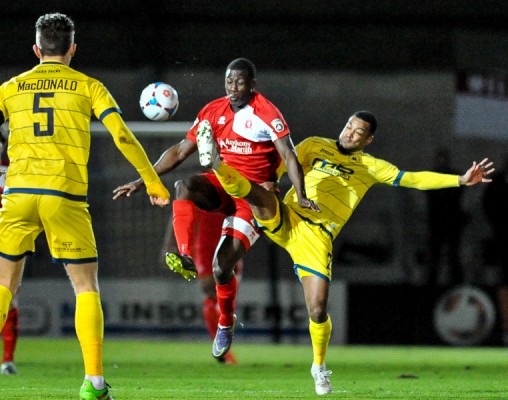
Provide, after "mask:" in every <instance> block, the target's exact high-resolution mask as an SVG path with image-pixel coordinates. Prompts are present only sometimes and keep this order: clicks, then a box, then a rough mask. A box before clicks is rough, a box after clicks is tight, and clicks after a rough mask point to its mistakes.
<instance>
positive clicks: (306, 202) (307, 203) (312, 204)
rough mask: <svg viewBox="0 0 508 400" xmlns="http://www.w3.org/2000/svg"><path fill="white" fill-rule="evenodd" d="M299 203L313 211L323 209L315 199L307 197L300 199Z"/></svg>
mask: <svg viewBox="0 0 508 400" xmlns="http://www.w3.org/2000/svg"><path fill="white" fill-rule="evenodd" d="M298 205H299V206H300V207H302V208H310V209H311V210H313V211H316V212H321V209H320V208H319V206H318V205H317V204H316V203H315V202H314V200H311V199H308V198H307V197H304V198H301V199H298Z"/></svg>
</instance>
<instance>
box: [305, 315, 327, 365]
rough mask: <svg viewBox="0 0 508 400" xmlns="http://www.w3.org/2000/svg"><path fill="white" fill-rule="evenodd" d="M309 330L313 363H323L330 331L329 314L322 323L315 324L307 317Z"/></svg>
mask: <svg viewBox="0 0 508 400" xmlns="http://www.w3.org/2000/svg"><path fill="white" fill-rule="evenodd" d="M309 332H310V339H311V341H312V352H313V354H314V364H316V365H323V364H324V363H325V356H326V352H327V350H328V343H329V342H330V335H331V333H332V320H331V318H330V316H328V319H327V320H326V321H325V322H323V323H322V324H317V323H315V322H313V321H312V320H311V319H309Z"/></svg>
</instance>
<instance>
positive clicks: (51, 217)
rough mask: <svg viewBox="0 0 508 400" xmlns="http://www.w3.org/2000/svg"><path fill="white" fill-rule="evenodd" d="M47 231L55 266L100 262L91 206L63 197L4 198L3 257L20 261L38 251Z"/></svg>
mask: <svg viewBox="0 0 508 400" xmlns="http://www.w3.org/2000/svg"><path fill="white" fill-rule="evenodd" d="M42 231H45V232H46V239H47V241H48V246H49V251H50V252H51V256H52V257H53V261H54V262H61V263H64V264H67V263H70V264H83V263H88V262H96V261H97V246H96V243H95V236H94V233H93V229H92V218H91V216H90V213H89V212H88V203H86V202H83V201H73V200H69V199H66V198H63V197H60V196H52V195H40V194H25V193H11V194H7V195H4V196H2V208H0V255H1V256H3V257H4V258H7V259H9V260H13V261H17V260H20V259H22V258H23V257H24V256H25V255H27V254H31V253H33V252H34V251H35V239H36V238H37V236H39V234H40V233H41V232H42Z"/></svg>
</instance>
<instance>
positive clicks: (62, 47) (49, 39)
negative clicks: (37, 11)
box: [34, 13, 75, 57]
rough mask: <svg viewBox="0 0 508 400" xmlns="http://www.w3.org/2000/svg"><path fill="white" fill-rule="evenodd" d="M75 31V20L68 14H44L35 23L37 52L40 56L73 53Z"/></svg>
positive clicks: (35, 48)
mask: <svg viewBox="0 0 508 400" xmlns="http://www.w3.org/2000/svg"><path fill="white" fill-rule="evenodd" d="M74 32H75V31H74V22H73V21H72V19H70V18H69V17H68V16H67V15H65V14H61V13H52V14H45V15H42V16H41V17H39V19H38V20H37V22H36V23H35V46H34V51H35V53H36V54H37V56H40V57H47V56H60V57H62V56H65V55H66V54H67V53H71V55H73V53H74V51H75V44H74Z"/></svg>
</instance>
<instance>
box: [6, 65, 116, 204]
mask: <svg viewBox="0 0 508 400" xmlns="http://www.w3.org/2000/svg"><path fill="white" fill-rule="evenodd" d="M0 112H1V113H2V114H3V117H4V119H5V120H9V129H10V136H9V148H8V155H9V158H10V166H9V171H8V174H7V180H6V188H7V190H10V191H11V192H15V191H18V192H19V191H23V192H26V193H37V194H55V195H62V196H64V197H69V198H72V199H75V200H81V199H82V198H83V199H85V198H86V194H87V190H88V171H87V163H88V159H89V155H90V140H91V135H90V121H91V118H92V115H95V117H96V118H97V119H99V120H102V119H103V118H104V117H106V116H107V115H109V114H110V113H111V112H120V110H119V107H118V105H117V103H116V101H115V100H114V99H113V97H112V96H111V95H110V93H109V92H108V90H107V89H106V88H105V87H104V85H103V84H102V83H101V82H99V81H98V80H96V79H94V78H91V77H89V76H87V75H85V74H83V73H81V72H79V71H76V70H74V69H72V68H70V67H69V66H67V65H65V64H63V63H60V62H56V61H50V62H43V63H41V64H39V65H37V66H35V67H34V68H33V69H31V70H30V71H27V72H24V73H22V74H20V75H18V76H16V77H14V78H12V79H10V80H9V81H7V82H5V83H4V84H2V86H0Z"/></svg>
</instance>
